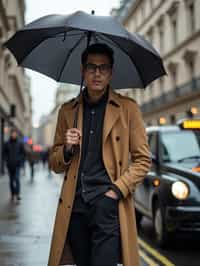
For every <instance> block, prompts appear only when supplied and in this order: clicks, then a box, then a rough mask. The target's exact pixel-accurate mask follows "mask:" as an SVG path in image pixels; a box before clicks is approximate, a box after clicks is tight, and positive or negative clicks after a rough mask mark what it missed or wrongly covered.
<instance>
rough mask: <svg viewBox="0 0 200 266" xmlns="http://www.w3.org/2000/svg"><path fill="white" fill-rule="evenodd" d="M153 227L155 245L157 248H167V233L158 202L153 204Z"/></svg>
mask: <svg viewBox="0 0 200 266" xmlns="http://www.w3.org/2000/svg"><path fill="white" fill-rule="evenodd" d="M153 225H154V232H155V239H156V244H157V245H158V246H159V247H167V244H168V233H167V231H166V225H165V220H164V215H163V208H162V206H161V205H160V204H159V202H156V204H155V209H154V219H153Z"/></svg>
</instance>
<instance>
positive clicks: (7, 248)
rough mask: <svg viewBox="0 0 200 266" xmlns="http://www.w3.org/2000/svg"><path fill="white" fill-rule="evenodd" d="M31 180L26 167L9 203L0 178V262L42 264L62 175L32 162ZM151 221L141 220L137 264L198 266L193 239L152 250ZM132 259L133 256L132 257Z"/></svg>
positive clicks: (3, 179) (4, 264)
mask: <svg viewBox="0 0 200 266" xmlns="http://www.w3.org/2000/svg"><path fill="white" fill-rule="evenodd" d="M35 170H36V171H35V176H34V180H33V181H31V179H30V171H29V168H28V166H27V168H26V171H25V175H21V190H22V193H21V195H22V200H21V202H20V203H19V204H16V203H12V202H11V201H10V198H9V196H10V195H9V190H8V178H7V176H6V175H5V176H3V177H1V178H0V265H1V266H46V265H47V260H48V253H49V248H50V240H51V234H52V230H53V222H54V216H55V212H56V205H57V200H58V198H59V191H60V186H61V182H62V176H59V175H54V174H51V175H49V173H48V171H47V169H46V168H45V169H44V168H43V166H42V165H40V164H38V165H36V169H35ZM152 239H153V234H152V224H151V222H149V221H148V220H147V219H144V221H143V223H142V228H141V230H140V233H139V239H138V240H139V246H140V251H139V252H140V257H141V265H143V266H146V265H151V266H156V265H168V266H171V265H177V266H185V265H188V262H189V263H190V266H198V265H199V263H198V262H199V260H200V255H199V254H198V247H199V244H198V245H197V242H193V241H189V240H188V241H187V242H184V243H181V245H180V246H179V247H178V246H177V243H176V244H174V246H172V248H170V249H168V250H167V251H164V250H156V248H155V246H154V244H153V241H152ZM179 244H180V242H179ZM133 259H134V258H133Z"/></svg>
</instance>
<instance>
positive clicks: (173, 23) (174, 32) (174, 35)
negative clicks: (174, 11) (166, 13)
mask: <svg viewBox="0 0 200 266" xmlns="http://www.w3.org/2000/svg"><path fill="white" fill-rule="evenodd" d="M172 40H173V45H174V46H176V45H177V21H176V18H175V17H173V19H172Z"/></svg>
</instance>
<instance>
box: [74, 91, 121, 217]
mask: <svg viewBox="0 0 200 266" xmlns="http://www.w3.org/2000/svg"><path fill="white" fill-rule="evenodd" d="M107 100H108V90H107V91H106V92H105V94H104V95H103V96H102V97H101V98H100V99H99V100H98V101H97V102H95V103H91V102H90V101H89V97H88V92H87V88H85V89H84V91H83V129H82V132H83V136H82V138H83V139H82V153H81V160H80V166H79V171H78V183H77V188H76V195H75V201H74V206H73V212H82V211H84V209H85V208H86V206H87V204H90V205H91V204H93V203H94V202H95V201H96V200H97V199H99V197H101V196H102V195H103V194H104V193H105V192H106V191H107V190H109V188H111V187H112V188H114V190H115V191H116V192H117V193H118V195H119V197H121V196H122V195H121V193H120V191H119V190H118V188H117V187H116V186H114V185H113V184H112V181H111V179H110V177H109V176H108V173H107V171H106V168H105V166H104V163H103V158H102V138H103V136H102V133H103V124H104V115H105V109H106V104H107Z"/></svg>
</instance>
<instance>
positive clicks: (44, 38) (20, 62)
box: [18, 30, 78, 65]
mask: <svg viewBox="0 0 200 266" xmlns="http://www.w3.org/2000/svg"><path fill="white" fill-rule="evenodd" d="M70 31H71V30H69V31H67V32H70ZM59 34H60V33H58V34H55V35H53V36H48V37H46V36H45V37H43V38H42V40H40V42H39V43H37V44H36V45H34V46H33V47H32V49H31V50H30V51H29V52H28V54H26V55H24V56H23V58H21V60H19V62H18V65H21V64H22V62H23V60H24V59H25V57H26V56H28V55H30V54H31V52H32V51H33V50H34V49H35V47H37V46H39V45H40V44H41V43H43V42H44V41H46V40H47V39H50V38H56V37H57V36H59ZM77 35H78V34H77ZM63 36H64V33H63ZM68 36H69V35H68Z"/></svg>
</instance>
